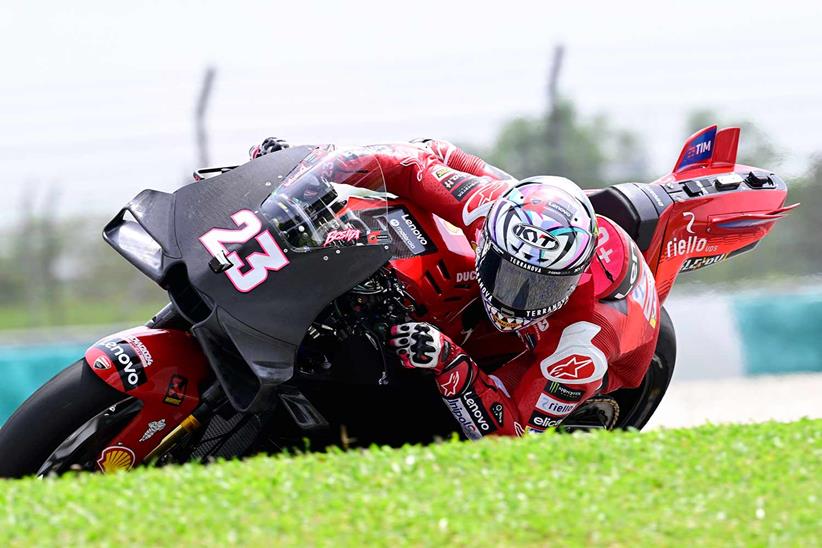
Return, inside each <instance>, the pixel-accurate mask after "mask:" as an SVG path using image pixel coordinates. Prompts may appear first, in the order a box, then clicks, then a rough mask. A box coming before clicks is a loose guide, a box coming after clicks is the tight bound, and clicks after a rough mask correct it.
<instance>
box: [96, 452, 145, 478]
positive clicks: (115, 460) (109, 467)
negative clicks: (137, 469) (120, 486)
mask: <svg viewBox="0 0 822 548" xmlns="http://www.w3.org/2000/svg"><path fill="white" fill-rule="evenodd" d="M135 460H137V459H136V457H135V456H134V451H132V450H131V449H129V448H128V447H122V446H118V447H106V448H105V449H103V452H102V454H101V455H100V458H99V459H98V460H97V466H99V467H100V470H101V471H102V472H103V473H104V474H112V473H114V472H119V471H121V470H123V471H125V470H130V469H131V467H132V466H134V461H135Z"/></svg>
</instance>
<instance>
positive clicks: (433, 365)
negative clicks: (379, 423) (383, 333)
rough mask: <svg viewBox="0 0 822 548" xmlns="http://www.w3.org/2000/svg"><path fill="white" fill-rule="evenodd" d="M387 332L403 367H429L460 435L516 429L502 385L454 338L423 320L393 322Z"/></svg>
mask: <svg viewBox="0 0 822 548" xmlns="http://www.w3.org/2000/svg"><path fill="white" fill-rule="evenodd" d="M391 333H392V338H391V340H390V342H389V344H390V345H391V346H393V347H395V349H396V351H397V354H398V355H399V358H400V361H401V362H402V364H403V365H404V366H405V367H408V368H414V369H428V370H430V371H432V372H433V373H434V378H435V380H436V385H437V390H439V393H440V395H441V396H442V399H443V401H444V402H445V405H446V406H447V407H448V409H449V411H451V414H453V415H454V419H456V421H457V423H458V424H459V425H460V427H461V428H462V431H463V432H464V433H465V435H466V437H468V438H469V439H475V440H476V439H480V438H481V437H483V436H487V435H490V434H497V435H506V436H515V435H521V433H522V427H521V426H520V424H521V421H520V419H519V415H518V413H517V407H516V405H515V404H514V401H513V400H512V399H511V397H510V395H509V393H508V391H507V390H506V388H505V386H504V385H503V384H502V382H500V381H499V379H497V378H495V377H494V376H492V375H488V374H486V373H485V372H483V371H482V370H481V369H480V368H479V367H478V366H477V364H476V363H474V360H472V359H471V357H470V356H468V354H466V353H465V351H463V350H462V348H460V347H459V346H458V345H457V344H456V343H454V341H452V340H451V339H450V338H448V337H447V336H445V335H444V334H442V333H441V332H440V331H439V330H438V329H437V328H436V327H434V326H433V325H430V324H427V323H417V322H411V323H406V324H402V325H398V326H395V327H394V328H392V330H391Z"/></svg>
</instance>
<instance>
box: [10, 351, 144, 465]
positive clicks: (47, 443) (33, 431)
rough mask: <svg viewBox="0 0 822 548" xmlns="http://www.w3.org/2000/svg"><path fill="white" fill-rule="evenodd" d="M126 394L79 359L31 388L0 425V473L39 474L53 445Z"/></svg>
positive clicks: (52, 452) (121, 399)
mask: <svg viewBox="0 0 822 548" xmlns="http://www.w3.org/2000/svg"><path fill="white" fill-rule="evenodd" d="M126 399H128V397H127V396H125V395H124V394H122V393H121V392H119V391H117V390H115V389H114V388H112V387H111V386H109V385H107V384H106V383H104V382H103V381H102V380H100V379H99V378H98V377H97V376H96V375H95V374H94V373H93V372H92V371H91V369H89V367H88V365H87V364H86V362H85V360H79V361H77V362H75V363H74V364H73V365H71V366H69V367H68V368H66V369H64V370H63V371H62V372H61V373H59V374H58V375H57V376H56V377H54V378H53V379H51V380H50V381H49V382H47V383H46V384H44V385H43V386H42V387H41V388H40V389H39V390H37V392H35V393H34V394H32V396H31V397H29V399H27V400H26V401H25V402H24V403H23V404H22V405H21V406H20V407H19V408H18V409H17V411H15V412H14V414H13V415H12V416H11V418H10V419H9V420H8V421H7V422H6V424H5V425H3V427H2V429H0V478H19V477H22V476H28V475H32V474H36V473H38V472H40V471H41V468H42V467H43V465H44V464H45V463H46V462H47V461H49V459H52V458H54V453H55V450H57V449H58V447H61V446H62V445H63V444H64V442H65V441H66V440H68V439H70V438H71V437H72V436H73V435H75V434H76V433H77V432H78V430H80V429H81V428H82V427H83V425H86V424H87V423H89V421H91V420H92V419H94V418H95V417H97V416H99V415H100V414H101V413H103V412H105V410H107V409H109V408H111V407H113V406H115V405H116V404H118V403H119V402H123V400H126Z"/></svg>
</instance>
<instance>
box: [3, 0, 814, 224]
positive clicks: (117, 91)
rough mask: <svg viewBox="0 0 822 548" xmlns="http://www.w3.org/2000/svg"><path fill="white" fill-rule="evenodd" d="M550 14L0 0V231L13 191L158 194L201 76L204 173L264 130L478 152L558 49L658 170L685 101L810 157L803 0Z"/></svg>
mask: <svg viewBox="0 0 822 548" xmlns="http://www.w3.org/2000/svg"><path fill="white" fill-rule="evenodd" d="M554 4H555V3H554V2H539V3H537V2H528V3H524V2H523V3H520V2H510V1H509V2H487V3H486V2H477V1H474V2H442V1H439V2H429V1H420V2H407V3H402V4H400V3H397V2H376V1H368V2H333V3H332V2H327V3H325V2H323V3H320V2H305V1H301V2H299V3H296V2H294V3H282V2H265V3H263V2H259V3H257V2H230V3H229V2H224V1H223V2H217V1H197V2H194V1H187V2H169V1H165V2H131V3H121V2H110V1H109V2H102V1H101V2H82V1H74V2H53V3H52V2H14V1H9V0H3V2H2V3H0V60H2V64H1V65H0V66H2V70H3V73H2V76H0V165H2V167H3V170H4V175H3V178H2V183H3V189H4V191H5V199H4V200H2V202H0V214H1V215H0V226H2V225H6V224H7V223H8V222H11V221H13V219H14V218H15V216H16V212H17V211H18V210H19V207H20V204H21V200H22V198H21V195H22V193H23V192H29V193H34V196H36V200H38V201H41V200H43V199H44V196H45V195H46V193H47V190H48V188H50V186H53V185H60V186H61V187H63V188H64V191H63V192H62V199H61V200H60V202H59V204H58V205H56V212H57V214H59V215H64V214H68V213H76V212H80V211H83V210H90V211H92V212H95V213H105V212H110V213H111V214H112V215H113V213H114V212H115V210H116V209H117V208H118V207H119V206H120V205H122V204H124V203H125V202H126V201H128V199H129V198H131V197H132V196H133V195H134V194H136V193H137V192H138V191H139V190H141V189H142V188H145V187H152V188H157V189H161V190H170V189H173V188H174V187H175V186H176V185H177V184H178V183H179V182H180V180H181V179H182V178H183V177H184V175H186V174H188V173H190V172H191V171H192V169H193V168H194V167H195V163H196V161H195V149H194V139H193V128H192V113H193V108H194V101H195V98H196V96H197V92H198V89H199V86H200V80H201V78H202V73H203V70H204V68H205V67H206V66H208V65H210V64H212V65H214V66H215V67H217V70H218V74H217V80H216V82H215V88H214V94H213V97H212V102H211V104H210V110H209V119H208V121H209V124H208V125H209V129H210V135H211V158H212V161H213V163H215V164H231V163H236V162H241V161H244V159H245V157H246V152H247V150H248V147H249V146H250V145H251V144H253V143H255V142H257V141H259V140H260V139H261V138H262V137H265V136H267V135H278V136H282V137H286V138H288V139H289V140H290V141H292V142H297V143H299V142H312V143H315V142H385V141H391V140H407V139H410V138H413V137H418V136H438V137H444V138H449V139H453V140H456V141H461V142H469V143H476V144H479V145H484V144H489V143H490V142H492V140H493V137H494V135H495V134H496V132H497V130H498V129H499V127H500V125H501V124H502V123H503V122H504V121H505V120H507V119H509V118H511V117H512V116H515V115H522V114H535V113H538V112H540V111H541V110H542V109H543V107H544V103H545V80H546V72H547V68H548V64H549V59H550V52H551V49H552V48H553V46H554V44H556V43H563V44H565V45H566V49H567V55H566V63H565V67H564V71H563V74H562V81H561V89H562V91H563V92H564V93H565V94H567V95H570V96H572V97H573V98H574V100H575V101H576V103H577V104H578V106H579V108H580V110H581V111H582V112H583V114H585V115H587V116H592V115H594V114H597V113H605V114H608V115H609V116H610V117H611V119H612V120H613V121H614V123H615V124H617V125H620V126H623V127H627V128H631V129H634V130H636V131H637V132H639V133H640V135H641V136H642V137H643V138H644V139H645V141H646V144H647V147H648V153H649V160H650V166H651V168H652V169H653V171H654V172H655V173H658V174H662V173H664V172H665V171H666V170H668V169H670V167H671V164H672V163H673V162H674V160H675V159H676V156H677V154H678V152H679V148H680V146H681V143H682V140H683V138H684V135H683V132H684V128H683V120H684V116H685V113H687V112H688V111H689V110H691V109H694V108H698V107H711V108H714V109H716V110H717V111H719V112H720V113H721V115H722V116H723V117H724V118H726V119H738V118H745V119H749V120H751V121H754V122H756V123H757V124H759V125H760V126H762V127H763V128H765V129H767V130H768V131H769V132H770V133H771V134H772V137H773V139H774V141H775V142H777V143H778V144H779V145H781V146H782V147H784V149H785V150H786V151H787V152H788V153H789V156H788V158H787V161H786V165H785V166H784V168H785V169H787V170H788V171H789V172H790V171H798V170H799V169H801V167H802V166H803V165H804V161H805V159H806V158H807V157H808V156H809V155H810V154H812V153H814V152H815V151H822V35H820V28H822V25H820V23H822V18H820V16H819V15H818V13H819V12H820V11H821V10H820V9H819V6H818V4H817V3H816V2H790V1H783V2H779V3H773V2H763V3H758V4H754V3H752V2H749V1H741V0H726V1H722V2H717V1H713V2H701V1H690V2H677V3H670V2H667V3H663V2H645V1H643V2H618V3H617V2H607V3H601V4H600V3H592V2H586V3H579V2H578V3H574V4H573V5H572V4H571V3H564V4H563V5H554ZM229 6H230V7H229ZM744 139H745V137H744V135H743V136H742V140H743V146H744ZM766 167H767V166H766ZM789 174H790V173H789Z"/></svg>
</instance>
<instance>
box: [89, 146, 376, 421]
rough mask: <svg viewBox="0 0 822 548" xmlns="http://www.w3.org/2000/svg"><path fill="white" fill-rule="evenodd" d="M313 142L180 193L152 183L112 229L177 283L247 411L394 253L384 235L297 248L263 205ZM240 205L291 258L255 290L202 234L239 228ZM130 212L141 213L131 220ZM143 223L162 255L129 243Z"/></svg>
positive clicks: (122, 246)
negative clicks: (321, 322)
mask: <svg viewBox="0 0 822 548" xmlns="http://www.w3.org/2000/svg"><path fill="white" fill-rule="evenodd" d="M312 150H313V147H296V148H291V149H286V150H283V151H280V152H276V153H273V154H268V155H266V156H263V157H261V158H258V159H255V160H252V161H251V162H248V163H247V164H244V165H242V166H240V167H238V168H236V169H233V170H231V171H228V172H226V173H223V174H221V175H218V176H216V177H213V178H210V179H206V180H203V181H200V182H197V183H193V184H190V185H187V186H185V187H183V188H180V189H179V190H177V191H176V192H174V193H173V194H171V195H169V194H165V193H160V192H156V191H144V192H143V193H141V194H140V195H138V196H137V198H135V199H134V200H133V201H132V202H131V203H130V204H129V205H128V206H127V207H126V208H125V209H124V210H123V211H121V213H120V214H119V215H118V216H117V217H116V218H115V219H114V220H113V221H112V222H111V223H109V225H108V226H107V227H106V229H105V231H104V238H105V239H106V241H108V242H109V243H110V244H111V245H112V246H113V247H114V248H115V249H117V251H118V252H120V253H121V254H122V255H123V256H124V257H126V258H127V259H128V260H129V261H130V262H132V263H133V264H135V266H137V267H138V268H140V270H142V271H143V272H144V273H146V274H147V275H148V276H149V277H151V278H152V279H153V280H155V281H156V282H157V283H159V284H160V285H161V286H163V287H164V288H166V289H167V290H168V291H169V294H170V296H171V299H172V301H173V302H174V303H175V304H176V305H177V308H178V309H180V311H181V312H182V313H183V314H184V315H185V316H187V319H189V321H191V322H192V323H193V324H194V327H193V329H192V332H193V333H194V335H195V337H196V338H197V339H198V340H199V341H200V343H201V344H202V346H203V349H204V351H205V353H206V355H207V356H208V358H209V361H210V363H211V365H212V367H213V369H214V371H215V373H216V375H217V377H218V379H219V380H220V382H221V383H222V384H223V386H224V388H225V389H226V392H227V394H228V397H229V399H230V400H231V402H232V403H233V404H234V406H235V407H236V408H237V409H238V410H241V411H256V410H260V409H263V408H265V407H266V405H267V404H268V402H269V399H270V396H271V393H272V391H273V390H274V388H275V387H276V386H277V385H278V384H280V383H282V382H284V381H286V380H288V379H289V378H291V376H292V374H293V366H294V357H295V353H296V349H297V347H298V346H299V344H300V342H301V341H302V339H303V337H304V335H305V332H306V330H307V329H308V327H309V326H310V324H311V323H312V321H314V319H315V318H316V316H317V314H318V313H319V312H320V311H321V310H322V309H323V307H325V306H326V305H327V304H328V303H329V302H331V301H332V300H333V299H335V298H336V297H338V296H340V295H342V294H343V293H345V292H346V291H348V290H349V289H351V287H353V286H354V285H355V284H357V283H358V282H361V281H363V280H364V279H366V278H368V277H369V276H370V275H372V274H373V273H374V272H375V271H376V270H377V269H379V268H380V267H381V266H382V265H383V264H385V263H386V262H387V260H388V259H389V258H390V250H388V249H386V247H388V246H386V245H382V242H381V243H380V245H356V246H353V245H352V246H338V247H334V246H332V247H323V248H318V249H311V250H301V251H300V252H298V251H295V250H293V249H289V244H288V242H286V241H285V240H284V238H283V237H282V235H281V233H280V232H279V231H278V230H277V229H276V228H275V227H272V226H271V223H270V222H269V221H268V220H267V218H266V217H265V216H264V215H263V214H262V212H261V207H260V206H261V204H262V203H263V201H264V200H265V199H266V198H267V197H268V196H269V195H270V194H271V192H272V190H274V189H276V188H277V187H278V186H279V185H280V184H281V183H282V181H283V180H284V179H286V178H287V175H288V174H289V173H290V172H292V170H294V168H295V167H296V166H298V165H299V164H300V162H301V161H302V160H303V159H305V158H306V156H308V155H309V153H311V152H312ZM241 210H249V211H251V212H253V213H254V215H256V217H257V218H258V219H259V221H260V223H261V224H262V226H263V227H264V228H266V227H267V228H268V229H269V230H268V232H269V233H270V234H271V235H272V236H273V238H274V240H275V241H276V244H277V246H278V247H279V248H280V249H281V250H284V252H285V254H286V255H287V259H288V264H287V265H286V266H284V267H282V268H280V269H279V270H268V271H267V272H266V274H267V276H266V278H265V280H264V282H262V283H260V284H259V285H257V286H255V287H254V288H253V289H251V290H247V291H241V290H238V289H237V288H236V287H235V285H234V284H233V283H232V281H231V280H230V279H229V277H228V276H227V275H226V274H225V272H221V271H217V272H215V270H219V268H215V267H216V266H217V265H215V263H214V256H212V254H211V253H209V251H208V250H207V249H206V247H205V245H204V243H203V241H202V240H201V238H202V237H203V235H204V234H206V233H208V232H209V231H211V230H212V229H215V228H218V229H227V230H232V229H234V230H235V231H236V229H237V228H238V225H237V224H236V223H235V222H233V221H232V215H233V214H235V213H236V212H238V211H241ZM126 212H129V213H131V214H132V216H133V217H134V218H135V220H136V223H135V222H134V221H129V220H126V218H125V216H124V215H125V213H126ZM138 225H139V226H138ZM141 229H142V230H144V231H145V232H146V233H148V235H150V237H151V239H153V240H154V241H156V242H157V243H158V244H159V245H160V247H161V251H160V252H159V255H160V256H159V257H157V253H154V254H152V253H150V252H146V251H144V250H142V249H141V250H138V252H135V251H134V249H135V246H134V245H130V244H129V242H130V241H131V240H130V238H129V237H128V235H129V234H133V233H135V232H139V231H140V230H141ZM261 245H262V244H261V243H260V242H259V241H258V240H255V239H254V238H251V239H248V240H247V241H246V242H245V243H241V244H226V248H227V250H228V251H230V252H236V253H237V255H238V256H239V257H245V258H248V257H250V256H252V255H253V254H255V253H257V254H259V253H261ZM210 263H211V264H210ZM246 266H247V265H246ZM244 268H245V267H244ZM238 353H239V357H241V358H242V359H241V360H239V359H238V356H237V354H238Z"/></svg>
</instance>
